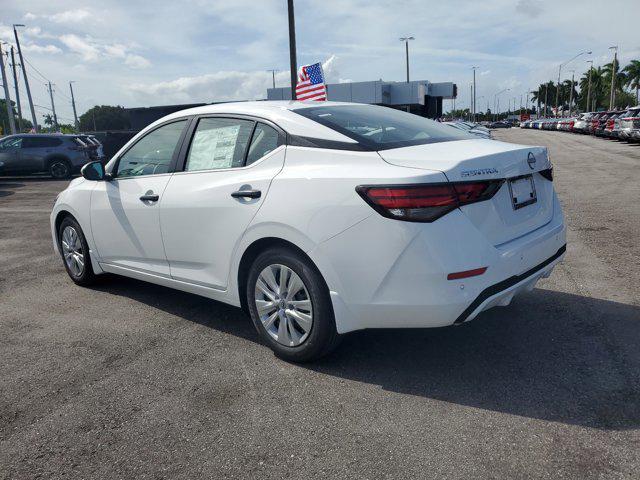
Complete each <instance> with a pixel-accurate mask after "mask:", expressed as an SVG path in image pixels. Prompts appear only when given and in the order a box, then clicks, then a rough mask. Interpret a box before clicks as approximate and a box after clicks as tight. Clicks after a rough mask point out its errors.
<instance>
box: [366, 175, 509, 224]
mask: <svg viewBox="0 0 640 480" xmlns="http://www.w3.org/2000/svg"><path fill="white" fill-rule="evenodd" d="M503 182H504V180H488V181H481V182H452V183H432V184H413V185H369V186H364V185H360V186H358V187H356V192H358V193H359V194H360V196H361V197H362V198H363V199H364V200H365V201H366V202H367V203H368V204H369V205H371V206H372V207H373V208H374V209H375V210H376V211H377V212H378V213H380V215H382V216H384V217H388V218H394V219H397V220H405V221H408V222H433V221H434V220H436V219H438V218H440V217H442V216H443V215H445V214H447V213H449V212H450V211H452V210H455V209H456V208H458V207H460V206H462V205H468V204H470V203H475V202H481V201H483V200H488V199H490V198H491V197H493V196H494V195H495V194H496V192H497V191H498V190H499V189H500V186H501V185H502V183H503Z"/></svg>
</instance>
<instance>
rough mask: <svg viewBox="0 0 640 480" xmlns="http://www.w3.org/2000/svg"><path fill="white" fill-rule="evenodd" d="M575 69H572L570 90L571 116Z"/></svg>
mask: <svg viewBox="0 0 640 480" xmlns="http://www.w3.org/2000/svg"><path fill="white" fill-rule="evenodd" d="M575 74H576V71H575V70H571V91H570V92H569V116H571V108H572V107H573V82H574V81H575V80H574V79H575Z"/></svg>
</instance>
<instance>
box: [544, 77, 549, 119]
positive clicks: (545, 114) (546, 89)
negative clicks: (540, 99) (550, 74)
mask: <svg viewBox="0 0 640 480" xmlns="http://www.w3.org/2000/svg"><path fill="white" fill-rule="evenodd" d="M548 97H549V82H547V83H546V84H545V86H544V118H547V98H548Z"/></svg>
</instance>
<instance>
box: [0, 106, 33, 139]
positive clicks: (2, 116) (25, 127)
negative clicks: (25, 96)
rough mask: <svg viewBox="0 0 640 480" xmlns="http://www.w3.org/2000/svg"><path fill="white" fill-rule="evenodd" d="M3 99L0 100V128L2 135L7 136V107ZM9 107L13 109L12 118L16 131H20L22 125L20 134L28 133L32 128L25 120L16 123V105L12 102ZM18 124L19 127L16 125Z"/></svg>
mask: <svg viewBox="0 0 640 480" xmlns="http://www.w3.org/2000/svg"><path fill="white" fill-rule="evenodd" d="M6 105H7V104H6V102H5V100H4V98H0V127H2V129H3V130H2V133H3V135H7V134H9V133H11V132H10V131H9V117H8V116H7V107H6ZM11 107H12V108H13V118H14V120H15V124H16V130H20V125H22V129H21V130H20V131H22V132H28V131H29V130H31V128H32V127H33V124H32V123H31V122H30V121H29V120H27V119H26V118H23V119H22V122H18V113H17V112H16V103H15V102H14V101H13V100H12V101H11ZM18 123H20V125H19V124H18Z"/></svg>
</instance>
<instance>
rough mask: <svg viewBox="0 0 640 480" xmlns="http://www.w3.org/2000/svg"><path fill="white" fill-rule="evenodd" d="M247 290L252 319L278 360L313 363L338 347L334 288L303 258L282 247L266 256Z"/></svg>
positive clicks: (258, 262)
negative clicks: (332, 299) (332, 293)
mask: <svg viewBox="0 0 640 480" xmlns="http://www.w3.org/2000/svg"><path fill="white" fill-rule="evenodd" d="M271 275H273V277H271ZM283 276H284V279H283ZM269 279H271V280H269ZM259 282H260V283H259ZM274 282H275V283H274ZM299 282H301V285H300V284H299ZM265 287H266V290H267V291H266V292H265ZM294 289H295V290H296V291H293V290H294ZM288 290H291V292H289V291H288ZM246 291H247V298H246V300H247V305H248V307H249V313H250V315H251V320H252V321H253V324H254V326H255V328H256V330H257V331H258V333H259V334H260V337H261V338H262V339H263V340H264V342H265V343H266V344H267V345H268V346H269V347H270V348H271V349H272V350H273V352H274V353H275V354H276V355H277V356H278V357H280V358H282V359H284V360H287V361H290V362H300V363H301V362H310V361H313V360H317V359H319V358H321V357H323V356H324V355H327V354H328V353H330V352H331V351H332V350H334V349H335V348H336V347H337V345H338V344H339V341H340V335H338V332H337V331H336V324H335V318H334V315H333V306H332V304H331V298H330V296H329V289H328V288H327V285H326V283H325V281H324V279H323V278H322V275H321V274H320V272H319V271H318V270H317V269H316V267H315V266H314V265H313V264H312V263H311V261H310V260H309V259H308V258H307V257H305V256H304V255H303V254H301V253H299V252H296V251H295V250H293V249H288V248H282V247H278V248H272V249H269V250H266V251H264V252H262V253H261V254H260V255H258V257H257V258H256V259H255V261H254V262H253V265H252V266H251V268H250V269H249V274H248V278H247V289H246ZM274 297H275V299H274ZM291 302H293V303H291ZM269 304H272V305H271V306H269Z"/></svg>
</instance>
